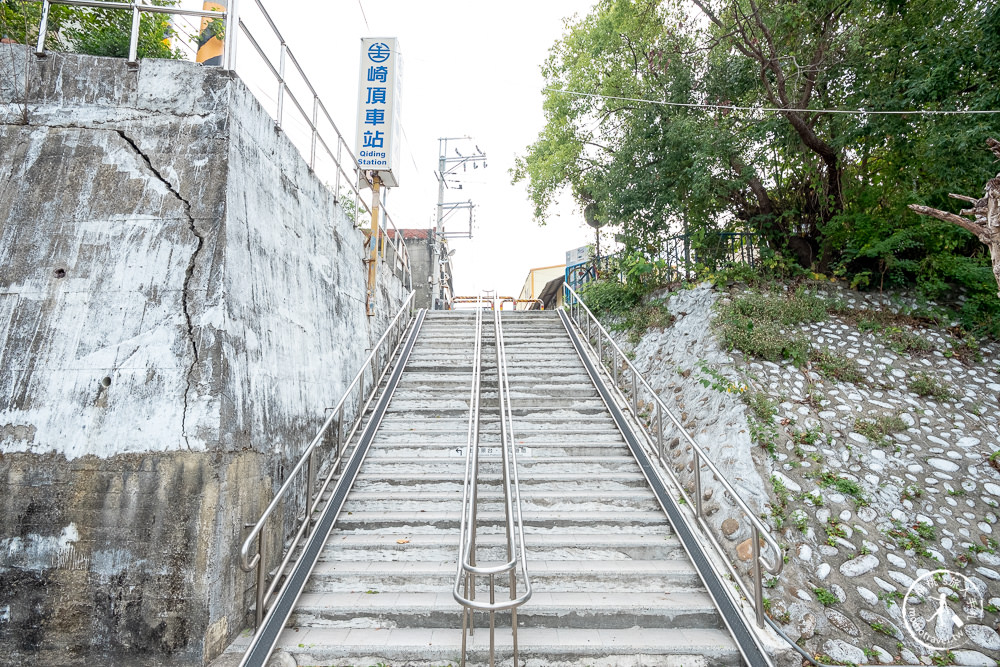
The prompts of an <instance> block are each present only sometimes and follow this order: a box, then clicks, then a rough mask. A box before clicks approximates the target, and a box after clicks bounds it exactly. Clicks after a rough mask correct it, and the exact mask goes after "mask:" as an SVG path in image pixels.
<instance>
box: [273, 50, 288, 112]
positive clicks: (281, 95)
mask: <svg viewBox="0 0 1000 667" xmlns="http://www.w3.org/2000/svg"><path fill="white" fill-rule="evenodd" d="M287 52H288V44H286V43H285V42H284V41H282V42H281V56H280V58H279V59H278V119H277V121H276V124H277V126H278V127H279V128H280V127H281V119H282V116H283V113H284V109H285V54H286V53H287Z"/></svg>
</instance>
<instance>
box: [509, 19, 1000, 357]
mask: <svg viewBox="0 0 1000 667" xmlns="http://www.w3.org/2000/svg"><path fill="white" fill-rule="evenodd" d="M994 4H995V3H984V2H981V1H980V0H941V1H940V2H933V3H923V4H921V5H920V6H919V8H917V7H916V6H914V4H913V3H912V2H906V1H905V0H899V1H897V0H891V1H890V2H888V3H886V2H871V3H848V4H846V5H845V4H844V3H842V2H840V1H839V0H810V1H809V2H801V1H798V0H775V2H770V3H757V4H756V5H754V6H751V5H749V4H747V2H746V0H734V1H733V2H727V3H719V2H704V3H699V5H698V9H695V8H693V7H689V5H687V4H685V3H681V2H678V1H675V0H666V1H664V0H599V1H598V2H596V4H595V5H594V7H593V9H592V10H591V11H590V13H588V14H586V15H584V16H581V17H579V18H575V19H571V20H569V21H567V23H566V31H565V33H564V35H563V37H562V38H561V39H560V40H559V41H558V42H556V43H555V44H554V45H553V46H552V48H551V49H550V51H549V57H548V59H547V60H546V62H545V64H544V66H543V68H542V74H543V76H544V77H545V82H546V92H545V101H544V112H545V119H546V120H545V126H544V128H543V129H542V130H541V132H540V133H539V135H538V138H537V139H536V141H535V142H534V143H533V144H532V145H530V146H529V147H528V148H527V150H526V151H525V153H524V154H523V155H522V156H521V157H519V158H518V159H517V161H516V164H515V167H514V169H513V171H512V175H513V177H514V179H515V180H518V181H520V180H523V181H525V182H526V183H527V186H528V192H529V196H530V197H531V200H532V202H533V204H534V207H535V215H536V217H537V218H538V219H539V220H540V221H541V220H544V218H545V216H546V214H547V211H548V209H549V208H550V206H551V205H552V203H553V202H555V201H556V199H557V198H558V196H559V194H560V193H561V192H562V191H563V190H564V189H568V190H569V191H570V192H572V194H573V196H574V197H575V199H576V201H577V202H578V203H579V204H580V205H581V206H584V205H587V204H594V205H595V207H596V209H597V211H598V214H597V217H598V218H599V219H601V220H602V221H604V222H606V223H607V224H608V225H609V229H612V230H614V231H615V232H616V233H617V234H619V236H620V238H621V239H622V241H623V243H624V245H625V247H626V251H627V254H631V255H634V254H636V253H637V254H638V255H639V256H641V257H642V258H644V259H643V262H644V263H640V264H638V267H637V268H638V269H640V270H646V269H647V266H646V265H650V264H654V265H655V262H656V261H657V258H660V257H661V256H663V250H664V242H665V239H666V238H668V237H670V236H671V235H675V234H679V233H684V234H686V235H688V236H689V237H690V238H692V239H701V240H702V241H703V242H704V243H703V247H702V253H701V254H702V259H703V263H704V265H705V268H706V270H707V271H708V272H709V273H711V274H714V279H715V280H730V279H733V278H734V277H735V278H736V279H742V278H750V279H752V278H753V276H752V274H749V273H748V271H747V269H746V267H738V268H733V269H723V270H722V271H723V273H722V274H721V275H720V274H718V273H717V271H718V270H719V267H718V261H717V260H718V258H717V257H716V256H714V255H713V254H712V252H711V243H710V241H711V239H712V237H713V235H718V233H719V232H721V231H724V230H727V229H728V230H745V231H753V232H756V233H759V234H760V235H761V237H762V240H763V242H762V244H761V245H762V246H763V250H762V252H761V257H760V265H764V267H765V268H764V270H765V272H766V271H768V270H770V269H769V268H768V267H767V265H768V264H769V263H770V264H776V265H777V266H775V267H771V268H776V269H777V270H779V271H785V270H787V269H789V268H790V267H795V265H796V264H801V265H802V266H804V267H807V268H811V269H812V270H816V271H819V272H820V273H823V274H824V275H828V276H836V277H838V278H843V279H845V280H847V281H848V282H849V283H851V284H852V285H854V286H855V287H858V288H862V289H884V288H889V287H893V286H898V285H915V286H916V287H918V288H919V290H920V291H921V292H922V293H923V294H924V295H926V296H928V297H931V298H934V299H938V300H941V299H943V298H945V297H948V296H952V295H956V294H962V295H964V297H965V299H964V301H962V302H961V306H960V307H959V309H958V311H957V313H956V315H957V316H958V317H959V319H960V320H961V322H962V323H963V325H964V326H965V328H966V329H968V330H970V331H973V332H975V333H976V334H977V335H993V336H996V335H998V334H1000V300H998V299H997V297H996V285H995V282H994V280H993V278H992V274H991V271H990V262H989V257H988V255H987V253H986V249H985V247H984V246H983V244H982V243H980V242H979V241H978V240H977V239H975V238H974V237H973V236H972V235H971V234H969V233H968V232H966V231H964V230H962V229H960V228H959V227H957V226H955V225H951V224H948V223H942V222H940V221H937V220H934V219H931V218H928V217H923V216H918V215H916V214H914V213H912V212H910V211H909V210H908V209H907V205H908V204H910V203H918V202H919V203H924V204H928V205H931V206H935V207H937V208H948V207H951V210H955V208H957V207H958V206H959V204H956V203H955V202H954V201H952V200H950V199H949V198H948V192H959V193H964V194H968V195H978V194H981V193H982V188H983V183H984V182H985V181H986V180H987V179H988V178H990V177H991V176H993V175H994V174H995V172H996V169H995V167H994V165H993V164H992V156H991V155H990V153H989V152H988V151H986V150H984V141H985V139H986V137H988V136H991V135H996V134H1000V118H997V117H996V116H990V115H981V116H973V115H964V116H944V115H929V114H927V115H924V114H900V115H885V116H876V115H854V114H815V115H811V114H803V113H800V112H793V111H787V112H784V113H767V112H765V113H752V112H746V111H741V110H732V109H717V110H709V109H701V108H693V107H691V106H664V105H662V104H658V103H655V102H654V103H648V102H642V101H641V100H655V101H667V102H675V103H682V104H688V105H698V104H706V103H707V104H723V105H738V106H746V107H784V108H786V109H791V108H803V107H807V108H814V109H819V108H827V109H860V108H864V109H872V110H899V109H916V110H927V111H936V110H949V109H951V110H954V109H960V110H965V109H967V110H987V109H996V108H1000V86H996V85H995V81H996V72H997V71H998V67H1000V65H998V60H1000V56H997V55H996V54H997V53H998V52H1000V37H998V36H997V34H998V32H1000V31H998V25H1000V12H998V11H997V10H996V8H995V7H994V6H993V5H994ZM765 44H766V45H767V48H763V45H765ZM969 45H976V48H970V47H969ZM994 47H995V48H994ZM778 81H781V85H780V86H779V85H776V82H778ZM562 91H578V92H582V93H586V94H587V96H581V95H572V94H567V93H565V92H562ZM720 221H725V222H720ZM795 270H797V271H799V272H801V269H800V268H799V269H795ZM655 271H656V269H655V267H654V268H649V270H648V272H649V273H655ZM793 348H794V346H793ZM796 352H797V351H796V350H795V349H779V350H776V351H772V352H771V354H775V353H777V354H779V355H785V354H789V353H791V354H793V355H794V354H796Z"/></svg>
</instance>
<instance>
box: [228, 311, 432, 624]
mask: <svg viewBox="0 0 1000 667" xmlns="http://www.w3.org/2000/svg"><path fill="white" fill-rule="evenodd" d="M414 294H415V292H410V295H409V296H408V297H407V298H406V300H405V301H404V302H403V305H402V306H401V307H400V309H399V312H397V313H396V316H395V317H394V318H393V319H392V321H391V322H390V323H389V325H388V326H387V327H386V330H385V332H384V333H383V334H382V336H381V338H379V340H378V342H377V343H375V345H373V346H372V350H371V352H370V353H369V354H368V356H367V357H366V358H365V361H364V362H363V363H362V364H361V369H360V370H359V371H358V372H357V374H356V375H355V376H354V379H353V380H351V383H350V384H349V385H348V386H347V389H346V390H345V391H344V395H343V396H342V397H341V399H340V401H339V402H338V403H337V405H336V406H334V407H333V409H332V410H331V411H330V416H329V417H327V418H326V421H325V422H323V425H322V426H321V427H320V429H319V432H318V433H317V434H316V437H314V438H313V440H312V442H310V443H309V446H308V447H306V449H305V451H304V452H303V453H302V455H301V456H300V457H299V460H298V462H297V463H296V464H295V467H293V468H292V470H291V471H290V472H289V473H288V476H287V478H286V479H285V482H284V483H283V484H282V485H281V488H280V489H278V491H277V493H275V494H274V498H272V499H271V502H270V503H269V504H268V506H267V508H266V509H265V510H264V512H263V514H261V516H260V518H259V519H258V520H257V522H256V523H255V524H247V527H250V526H252V529H251V530H250V533H249V535H247V537H246V539H245V540H244V541H243V545H242V546H241V547H240V568H241V569H242V570H243V571H244V572H250V571H251V570H253V569H254V568H256V570H257V575H256V580H257V581H256V591H257V608H256V621H255V626H259V625H260V622H261V620H262V619H263V617H264V612H265V608H266V607H267V601H268V600H269V599H270V598H271V595H272V594H273V593H274V591H275V590H276V589H277V587H278V586H279V584H280V583H281V581H282V578H283V576H284V574H285V572H286V570H287V569H288V565H289V563H290V562H291V560H292V558H293V557H294V555H295V549H296V547H298V545H299V544H300V543H301V542H302V540H303V539H304V538H308V536H309V535H310V533H309V532H308V531H309V528H310V527H311V526H312V517H313V513H314V512H316V511H317V509H319V506H320V503H321V500H322V499H323V494H324V493H325V491H326V489H327V488H328V487H329V485H330V483H331V482H332V481H333V479H334V478H335V477H336V476H337V473H338V471H339V468H340V464H341V462H342V461H343V458H344V453H345V451H346V448H347V445H348V444H349V443H350V442H351V438H353V437H354V434H355V433H356V432H357V430H358V427H359V426H360V425H361V421H362V417H363V416H364V414H365V411H366V410H367V409H368V406H369V405H370V404H371V401H372V399H373V398H374V396H375V393H376V391H377V390H378V386H379V384H380V383H381V381H382V378H384V377H385V374H386V373H387V372H388V371H389V369H390V367H391V362H392V358H393V357H394V356H395V354H396V351H397V350H398V348H399V345H400V344H401V342H402V341H403V333H404V331H405V330H406V329H407V327H408V326H409V323H410V320H411V319H412V309H411V308H410V305H411V304H412V302H413V297H414ZM404 314H405V315H407V316H408V317H406V319H405V320H404V319H403V316H404ZM369 372H370V374H371V390H370V391H369V392H368V394H367V396H366V394H365V375H366V374H368V373H369ZM355 389H357V390H358V392H357V396H358V409H357V414H355V415H354V417H353V421H352V423H351V427H350V430H349V431H348V433H347V435H346V437H345V435H344V414H345V409H346V408H347V406H348V400H349V399H350V398H351V397H352V395H353V393H354V390H355ZM334 423H336V424H337V427H336V434H335V436H336V451H335V452H334V455H333V457H331V459H329V460H328V463H327V465H328V467H329V470H328V472H327V475H326V477H325V479H323V480H322V483H321V484H320V485H319V488H318V489H316V490H315V493H314V486H315V484H314V479H313V478H314V477H315V476H318V474H319V472H320V471H319V470H317V469H316V466H315V459H314V456H313V454H314V453H315V451H316V448H317V447H318V446H319V445H320V443H321V442H322V441H323V439H324V438H325V437H327V432H328V431H329V430H330V427H331V426H332V425H333V424H334ZM303 472H304V475H305V479H304V480H300V479H299V474H300V473H303ZM317 481H318V480H317ZM297 485H301V486H302V493H301V495H299V496H298V497H295V496H296V495H297V494H293V493H292V490H293V489H294V488H295V487H296V486H297ZM290 495H291V496H292V497H291V498H287V497H288V496H290ZM285 500H294V501H298V502H300V504H301V505H302V506H304V511H303V512H301V513H298V514H297V515H296V520H297V521H298V522H299V525H298V527H297V528H296V530H295V536H294V537H293V538H292V540H291V542H290V543H288V545H287V546H286V547H285V552H284V558H283V559H282V561H281V565H280V566H279V567H278V568H277V569H276V570H275V571H274V574H273V578H272V579H271V583H270V585H269V586H266V585H265V580H266V576H267V558H266V541H265V538H266V533H265V531H264V526H265V524H266V523H267V520H268V519H269V518H270V517H271V515H272V514H273V513H274V512H275V510H277V509H278V507H279V506H280V505H282V502H283V501H285ZM254 541H256V542H257V551H256V553H254V554H253V556H252V557H251V555H250V552H251V549H253V544H254Z"/></svg>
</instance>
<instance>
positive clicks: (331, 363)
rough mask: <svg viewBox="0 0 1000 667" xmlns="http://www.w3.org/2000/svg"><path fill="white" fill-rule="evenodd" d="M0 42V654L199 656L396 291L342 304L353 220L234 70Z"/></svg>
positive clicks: (220, 628)
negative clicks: (135, 62)
mask: <svg viewBox="0 0 1000 667" xmlns="http://www.w3.org/2000/svg"><path fill="white" fill-rule="evenodd" d="M5 52H6V49H5ZM6 56H7V53H5V58H3V59H0V266H2V267H3V268H2V269H0V663H2V664H28V663H31V664H47V665H64V664H65V665H70V664H73V665H75V664H84V663H85V662H91V663H94V662H95V661H97V662H98V664H151V665H156V664H201V663H203V662H205V661H207V660H208V659H210V658H211V657H212V656H214V655H215V654H217V653H218V652H219V651H220V650H221V649H222V648H223V647H224V646H225V645H226V644H227V642H228V640H229V639H231V638H232V637H233V636H234V634H236V633H238V632H239V631H240V630H241V629H242V627H243V626H244V622H245V620H246V610H247V608H248V602H249V600H250V599H251V598H252V593H253V591H252V578H251V576H250V575H246V574H244V573H242V572H241V571H240V570H239V568H238V565H237V561H236V552H237V549H238V544H239V542H240V540H241V539H242V536H243V534H244V531H243V524H244V523H245V522H247V521H253V520H255V519H256V517H257V516H258V515H259V513H260V511H261V510H262V508H263V507H264V506H265V505H266V503H267V502H268V501H269V500H270V498H271V495H272V493H273V490H274V489H275V488H276V487H277V485H278V484H280V482H281V477H282V474H283V472H282V471H283V470H286V469H287V468H288V467H289V466H290V465H291V462H292V461H294V460H295V459H296V458H297V454H298V453H299V452H300V451H301V449H302V448H303V447H304V446H305V444H307V443H308V442H309V440H310V439H311V438H312V436H313V435H314V433H315V430H316V429H317V427H318V426H319V424H320V423H321V422H322V420H323V418H324V409H325V408H327V407H330V406H332V405H333V404H335V403H336V401H337V400H338V399H339V398H340V396H341V394H342V393H343V390H344V388H345V386H346V384H347V382H348V381H349V380H350V378H351V377H352V376H353V374H354V373H355V371H356V370H357V367H358V364H359V363H360V361H361V359H362V358H363V356H364V354H365V349H366V348H367V347H369V346H370V344H371V342H372V341H373V340H374V339H375V338H377V337H378V336H379V335H380V334H381V332H382V330H383V329H384V327H385V324H386V322H387V321H388V317H389V316H391V314H392V313H394V312H395V311H396V309H397V308H398V306H399V304H400V303H401V301H402V297H403V289H402V286H401V284H400V283H399V281H397V280H396V279H395V278H394V277H393V276H392V275H390V274H389V273H388V270H387V269H386V268H385V266H384V265H383V267H382V270H381V274H380V286H381V290H380V294H379V299H378V307H379V312H378V316H377V317H375V318H368V317H366V316H365V303H364V298H365V276H366V273H365V267H364V264H363V257H364V247H363V243H364V239H363V235H362V234H361V233H360V232H359V231H357V230H355V229H354V227H353V225H352V223H351V221H350V220H348V219H347V218H346V217H345V215H344V214H343V211H342V210H341V209H340V207H339V206H338V205H337V204H336V202H335V201H334V199H333V197H332V195H331V193H330V192H329V191H328V190H327V189H326V188H325V187H324V186H323V185H322V184H321V183H320V182H319V181H318V180H317V179H316V178H315V177H314V176H313V175H312V173H311V172H310V171H309V170H308V168H307V166H306V164H305V163H304V162H303V160H302V159H301V158H300V157H299V154H298V153H297V151H296V150H295V148H294V147H293V146H292V144H291V143H290V142H289V141H288V140H287V139H286V137H285V136H284V135H283V134H282V133H281V132H277V131H275V129H274V124H273V122H272V121H271V119H270V118H269V116H268V115H267V113H266V112H265V111H264V110H263V109H262V108H261V107H260V105H259V104H258V103H257V101H256V100H255V99H254V98H253V96H252V95H251V94H250V93H249V92H248V90H247V89H246V87H245V86H244V85H243V84H242V82H240V81H239V80H238V79H233V78H230V76H229V75H227V74H226V73H224V72H221V71H219V70H216V69H208V68H201V67H199V66H197V65H193V64H190V63H183V62H173V61H147V62H143V63H142V64H141V65H140V67H139V68H137V69H132V68H129V67H128V66H127V65H126V64H125V62H124V61H121V60H113V59H103V58H93V57H86V56H71V55H51V56H49V57H48V58H47V59H45V60H41V61H37V60H35V58H34V56H33V55H29V54H27V52H23V51H14V52H13V54H12V59H8V58H6ZM25 65H27V74H26V75H25ZM25 83H27V86H25ZM25 89H27V91H28V93H27V101H28V109H27V123H25V114H24V108H23V105H22V102H23V100H24V92H25ZM272 552H273V550H272Z"/></svg>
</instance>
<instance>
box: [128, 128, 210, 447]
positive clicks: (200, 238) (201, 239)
mask: <svg viewBox="0 0 1000 667" xmlns="http://www.w3.org/2000/svg"><path fill="white" fill-rule="evenodd" d="M115 132H116V133H117V134H118V136H120V137H121V138H122V139H123V140H124V141H125V142H126V143H127V144H128V145H129V146H131V147H132V149H133V150H134V151H135V153H136V155H138V156H139V157H140V158H141V159H142V161H143V162H144V163H145V164H146V166H147V167H148V168H149V170H150V171H151V172H153V175H154V176H156V178H157V180H159V181H160V182H161V183H163V185H164V186H166V188H167V190H169V191H170V194H172V195H173V196H174V197H176V198H177V200H178V201H180V202H181V204H183V205H184V215H185V216H186V217H187V221H188V227H189V229H190V231H191V233H192V234H194V236H195V238H196V239H197V244H196V245H195V249H194V252H192V253H191V259H190V260H189V261H188V265H187V269H186V270H185V271H184V287H183V291H182V293H181V310H183V312H184V321H185V323H186V324H187V334H188V340H189V341H190V343H191V353H192V355H193V360H192V362H191V364H190V365H189V366H188V369H187V373H186V376H185V377H186V383H187V388H186V389H185V391H184V410H183V412H182V413H181V436H182V437H183V438H184V442H185V444H186V445H187V448H188V450H191V440H190V436H189V435H188V431H187V418H188V409H189V401H190V395H191V386H192V384H193V383H194V374H195V371H196V370H197V367H198V362H199V361H200V356H199V353H198V342H197V337H196V336H195V332H194V320H193V319H192V317H191V303H190V301H191V281H192V279H193V278H194V271H195V267H196V266H197V262H198V256H199V254H200V253H201V250H202V248H203V247H204V246H205V236H204V234H202V233H201V232H199V231H198V225H197V223H196V222H195V219H194V215H192V213H191V202H189V201H188V200H187V199H185V198H184V196H182V195H181V193H180V192H179V191H178V189H177V187H176V186H174V184H173V183H171V182H170V180H169V179H167V178H166V177H165V176H164V175H163V174H162V173H160V170H159V169H157V168H156V167H155V166H154V165H153V162H152V160H150V158H149V156H148V155H146V153H145V152H144V151H143V150H142V148H140V147H139V144H138V143H137V142H136V141H135V140H134V139H133V138H132V137H130V136H129V135H128V134H127V133H126V132H125V130H122V129H115Z"/></svg>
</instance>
